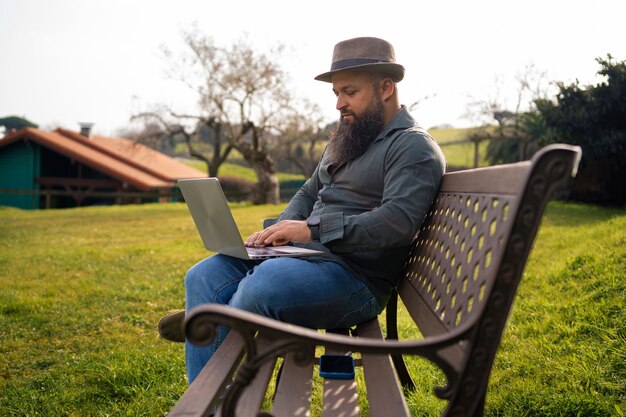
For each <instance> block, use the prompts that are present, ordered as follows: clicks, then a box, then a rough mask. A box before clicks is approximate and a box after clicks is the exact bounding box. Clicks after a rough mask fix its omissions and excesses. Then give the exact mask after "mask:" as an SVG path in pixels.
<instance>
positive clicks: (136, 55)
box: [0, 0, 626, 134]
mask: <svg viewBox="0 0 626 417" xmlns="http://www.w3.org/2000/svg"><path fill="white" fill-rule="evenodd" d="M624 16H626V1H624V0H594V1H580V0H569V1H564V0H526V1H519V0H516V1H512V0H489V1H469V0H459V1H445V0H431V1H428V2H426V1H422V0H413V1H406V2H403V1H395V2H388V1H369V0H361V1H347V2H340V1H337V0H328V1H327V0H317V1H314V2H307V1H295V0H291V1H270V0H264V1H260V0H250V1H238V0H230V1H219V2H218V1H211V0H177V1H171V0H167V1H166V0H51V1H46V0H0V117H4V116H8V115H17V116H22V117H26V118H28V119H29V120H31V121H33V122H35V123H37V124H39V125H40V127H42V128H52V127H56V126H58V125H62V126H64V127H66V128H70V129H76V130H77V129H78V122H93V123H95V126H94V131H95V132H96V133H100V134H114V133H115V131H116V130H118V129H119V128H123V127H125V126H127V125H128V119H129V117H130V116H131V115H132V114H133V113H134V112H137V111H142V110H146V109H149V108H150V106H152V105H154V104H157V103H163V104H167V105H170V106H172V107H173V108H175V109H180V110H185V111H190V110H193V108H194V106H195V100H194V96H193V95H192V94H191V93H190V92H189V91H188V90H187V89H186V87H184V86H183V85H182V84H181V83H180V82H177V81H174V80H172V79H168V78H167V76H166V75H165V68H166V61H165V59H164V58H163V57H162V54H161V52H160V47H161V45H167V46H168V47H170V48H171V49H174V50H177V49H180V48H182V47H183V45H182V40H181V39H182V37H181V34H182V32H183V31H184V30H185V29H188V28H190V27H191V25H192V24H193V23H194V22H195V23H196V24H197V25H198V27H199V28H200V29H201V30H202V31H203V32H204V33H205V34H207V35H209V36H212V37H213V38H214V39H215V41H216V42H217V43H218V44H220V45H223V46H227V45H229V44H231V43H232V42H234V41H236V40H238V39H241V38H242V37H243V36H246V35H247V36H248V38H249V39H250V40H251V41H252V43H253V44H254V45H255V46H257V47H259V48H260V49H264V48H267V49H269V48H271V47H273V46H276V45H277V44H278V43H282V44H284V45H285V46H286V47H287V51H288V52H289V53H288V55H286V56H285V57H284V58H283V60H282V64H283V69H284V70H285V71H286V72H287V73H288V74H289V77H290V79H289V83H288V85H287V86H286V88H290V89H292V90H294V91H295V92H296V94H298V95H299V96H301V97H307V98H309V99H311V100H313V101H314V102H317V103H318V104H319V105H320V106H321V108H322V109H323V110H324V112H325V114H326V116H327V117H328V120H329V121H330V120H334V119H336V117H337V112H336V110H335V109H334V106H335V100H334V96H333V94H332V92H331V89H330V86H329V84H326V83H322V82H319V81H314V80H313V77H314V76H316V75H317V74H319V73H321V72H324V71H327V70H328V68H329V67H330V60H331V55H332V49H333V46H334V45H335V43H336V42H338V41H340V40H344V39H348V38H352V37H356V36H377V37H381V38H384V39H386V40H388V41H390V42H391V43H392V44H394V46H395V49H396V55H397V58H398V61H399V63H401V64H403V65H404V66H405V67H406V75H405V79H404V81H402V82H401V83H400V84H399V92H400V98H401V101H402V102H403V103H405V104H411V103H413V102H415V101H418V100H422V101H421V104H420V105H419V106H418V107H417V108H416V109H415V110H414V111H413V115H414V116H415V118H416V119H417V120H418V121H419V122H420V123H421V124H422V125H424V126H425V127H431V126H434V125H439V124H444V123H450V124H453V125H455V126H464V125H467V124H468V123H470V121H468V120H467V119H464V118H463V115H464V114H465V112H466V108H467V104H468V102H470V98H469V97H475V98H480V99H486V98H490V97H493V96H495V95H496V92H498V91H499V95H500V97H501V98H502V100H504V99H508V100H509V101H513V100H514V98H515V95H516V91H517V82H516V76H518V75H519V74H521V73H523V72H524V68H526V67H527V66H529V65H534V67H535V68H536V69H537V70H538V71H542V72H545V73H546V75H547V77H548V79H550V80H558V81H564V82H566V83H570V82H574V81H575V80H576V79H578V80H580V82H581V83H582V84H583V85H585V84H591V83H596V82H598V81H599V79H598V78H597V77H596V75H595V74H596V72H597V71H598V69H599V66H598V64H597V63H596V61H595V59H596V58H597V57H605V56H606V55H607V53H610V54H612V55H613V56H614V57H615V58H616V59H618V60H624V59H626V24H624ZM496 86H498V87H496ZM424 97H428V98H427V99H425V100H424Z"/></svg>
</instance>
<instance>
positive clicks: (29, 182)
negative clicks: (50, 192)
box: [0, 141, 41, 209]
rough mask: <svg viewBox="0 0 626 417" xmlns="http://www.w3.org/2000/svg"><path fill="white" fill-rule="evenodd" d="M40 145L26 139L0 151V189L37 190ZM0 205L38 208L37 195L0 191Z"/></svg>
mask: <svg viewBox="0 0 626 417" xmlns="http://www.w3.org/2000/svg"><path fill="white" fill-rule="evenodd" d="M40 162H41V149H40V146H39V145H37V144H34V143H32V142H28V141H20V142H17V143H15V144H13V145H9V146H7V147H6V148H3V149H2V152H0V190H39V185H38V184H36V183H35V178H36V177H38V176H39V169H40V166H41V164H40ZM0 206H12V207H18V208H22V209H34V208H39V196H38V195H28V194H5V193H0Z"/></svg>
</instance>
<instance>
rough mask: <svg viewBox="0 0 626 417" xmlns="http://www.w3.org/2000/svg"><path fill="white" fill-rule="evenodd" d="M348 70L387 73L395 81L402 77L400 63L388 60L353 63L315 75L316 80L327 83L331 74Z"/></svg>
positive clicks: (402, 70) (402, 72)
mask: <svg viewBox="0 0 626 417" xmlns="http://www.w3.org/2000/svg"><path fill="white" fill-rule="evenodd" d="M348 71H364V72H376V73H381V74H385V75H388V76H389V77H391V79H392V80H394V81H395V82H400V81H402V79H403V78H404V67H403V66H402V65H400V64H392V63H389V62H376V63H373V64H363V65H353V66H350V67H345V68H341V69H337V70H334V71H328V72H325V73H323V74H320V75H318V76H317V77H315V79H316V80H317V81H324V82H327V83H330V82H332V76H333V75H334V74H336V73H338V72H348Z"/></svg>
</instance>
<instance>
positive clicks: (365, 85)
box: [332, 71, 377, 124]
mask: <svg viewBox="0 0 626 417" xmlns="http://www.w3.org/2000/svg"><path fill="white" fill-rule="evenodd" d="M332 82H333V92H334V93H335V96H337V105H336V108H337V110H339V113H340V119H341V122H344V123H349V124H350V123H352V122H354V120H355V118H357V117H359V116H361V115H363V113H364V112H365V111H366V110H367V108H368V106H369V105H370V103H371V101H372V100H373V99H374V98H375V97H377V95H376V94H375V93H376V92H375V90H374V78H373V77H372V75H371V74H369V73H366V72H351V71H347V72H339V73H336V74H334V75H333V77H332Z"/></svg>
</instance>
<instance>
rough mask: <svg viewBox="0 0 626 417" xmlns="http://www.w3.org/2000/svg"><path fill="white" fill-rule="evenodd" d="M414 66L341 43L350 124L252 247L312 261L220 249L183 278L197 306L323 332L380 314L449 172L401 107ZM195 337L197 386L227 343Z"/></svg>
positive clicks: (172, 329) (373, 42)
mask: <svg viewBox="0 0 626 417" xmlns="http://www.w3.org/2000/svg"><path fill="white" fill-rule="evenodd" d="M403 77H404V67H403V66H402V65H400V64H398V63H396V60H395V52H394V49H393V46H392V45H391V44H390V43H388V42H386V41H384V40H382V39H378V38H369V37H368V38H355V39H349V40H346V41H343V42H340V43H338V44H337V45H336V46H335V49H334V52H333V59H332V64H331V69H330V71H328V72H325V73H323V74H320V75H318V76H317V77H316V78H315V79H316V80H319V81H324V82H328V83H331V84H332V90H333V92H334V93H335V96H336V97H337V105H336V107H337V110H339V112H340V121H339V124H338V126H337V129H336V131H335V132H334V133H333V134H332V135H331V137H330V140H329V143H328V146H327V148H326V150H325V152H324V154H323V156H322V158H321V161H320V162H319V164H318V166H317V168H316V169H315V172H314V173H313V175H312V176H311V178H309V179H308V180H307V181H306V183H305V184H304V185H303V186H302V188H301V189H300V190H299V191H298V192H297V193H296V194H295V196H294V197H293V198H292V199H291V200H290V202H289V204H288V205H287V206H286V208H285V210H284V211H283V212H282V213H281V214H280V216H279V217H278V219H277V221H276V222H275V223H274V224H273V225H271V226H269V227H267V228H265V229H263V230H260V231H258V232H256V233H253V234H252V235H251V236H250V237H249V238H248V239H247V241H246V245H247V246H269V245H283V244H291V245H295V246H300V247H306V248H310V249H316V250H319V251H322V252H323V254H322V255H316V256H310V257H306V258H274V259H268V260H264V261H251V260H244V259H238V258H233V257H230V256H227V255H221V254H217V255H213V256H211V257H209V258H207V259H204V260H203V261H201V262H200V263H198V264H197V265H195V266H193V267H192V268H191V269H190V270H189V271H188V272H187V275H186V277H185V291H186V298H187V300H186V301H187V312H189V311H190V310H191V309H193V308H194V307H196V306H198V305H200V304H204V303H220V304H226V305H229V306H232V307H234V308H239V309H243V310H247V311H250V312H253V313H257V314H260V315H263V316H266V317H271V318H274V319H276V320H281V321H284V322H288V323H293V324H297V325H300V326H305V327H310V328H315V329H334V328H347V327H351V326H354V325H356V324H358V323H360V322H363V321H366V320H369V319H371V318H374V317H376V316H377V315H378V314H380V313H381V312H382V310H383V309H384V307H385V305H386V304H387V301H388V300H389V297H390V294H391V292H392V290H393V288H394V287H395V286H396V285H397V283H398V280H399V279H400V276H399V272H400V270H399V269H400V267H401V266H402V265H403V263H404V260H405V259H406V257H407V256H408V253H409V246H410V244H411V242H412V240H413V238H414V236H415V233H416V232H417V230H418V229H419V227H420V225H421V223H422V221H423V219H424V217H425V215H426V213H427V210H428V209H429V206H430V205H431V202H432V199H433V198H434V197H435V195H436V194H437V191H438V188H439V184H440V182H441V178H442V176H443V174H444V171H445V159H444V157H443V154H442V152H441V150H440V148H439V147H438V146H437V144H436V143H435V141H434V140H433V139H432V137H431V136H430V135H429V134H428V133H427V132H426V131H425V130H424V129H422V128H421V127H420V126H419V125H418V124H417V123H416V122H415V121H414V120H413V118H412V117H411V115H410V114H409V112H408V111H407V109H406V108H405V107H404V106H401V105H400V102H399V98H398V89H397V83H398V82H399V81H401V80H402V78H403ZM182 318H183V314H182V313H179V314H174V315H172V316H166V317H165V318H164V319H162V320H161V323H159V329H160V332H161V335H162V336H163V337H165V338H168V339H170V340H181V341H182V340H184V336H182V335H181V334H180V329H181V325H180V322H181V320H182ZM227 331H228V330H227V329H226V328H220V329H219V330H218V334H217V337H216V338H215V341H214V342H213V344H212V345H211V346H209V347H197V346H193V345H191V344H190V343H189V342H187V345H186V362H187V376H188V380H189V383H191V382H192V381H193V380H194V379H195V377H196V376H197V375H198V373H199V372H200V371H201V370H202V368H203V367H204V365H205V363H206V362H207V361H208V360H209V358H210V357H211V355H212V354H213V352H215V349H216V348H217V347H218V346H219V344H220V343H221V342H222V341H223V340H224V337H225V336H226V332H227Z"/></svg>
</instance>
